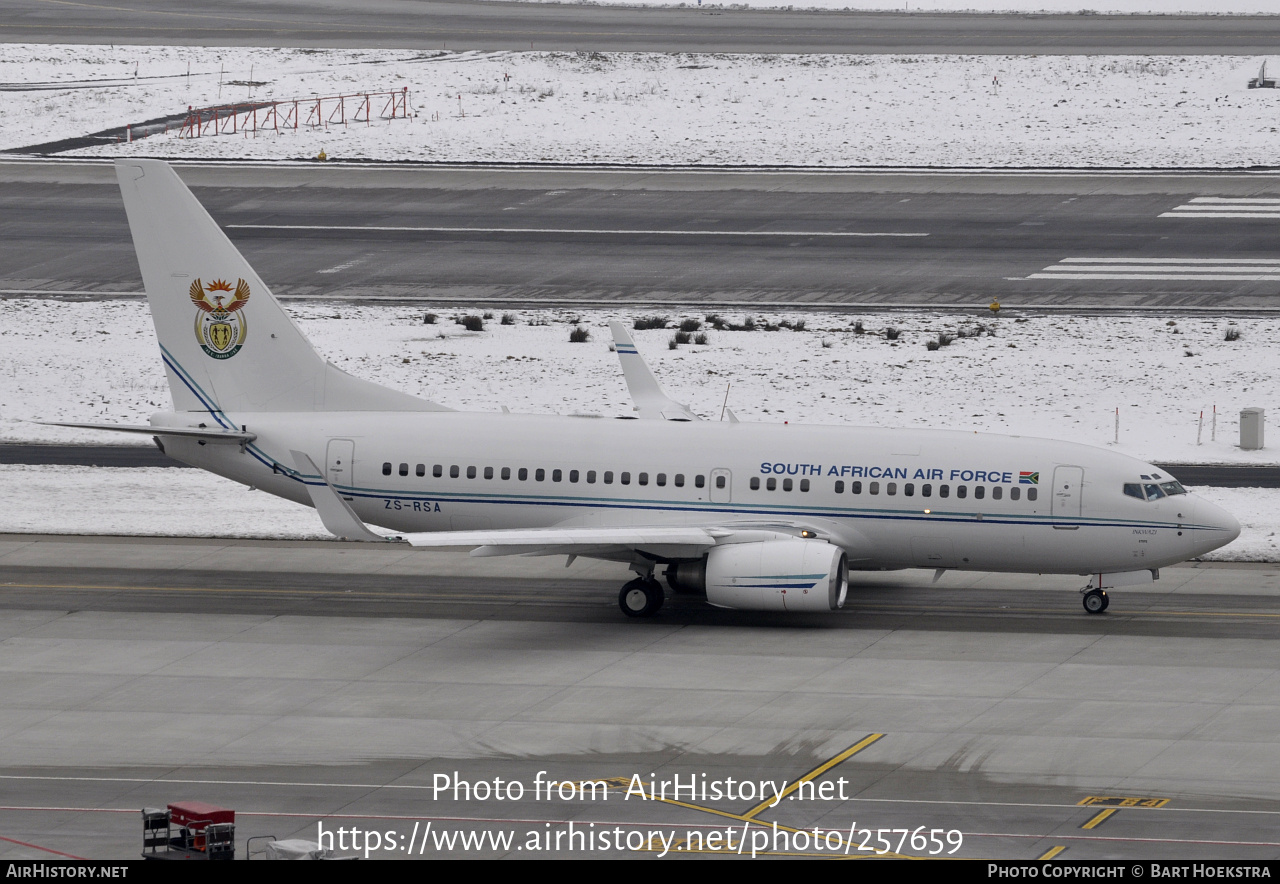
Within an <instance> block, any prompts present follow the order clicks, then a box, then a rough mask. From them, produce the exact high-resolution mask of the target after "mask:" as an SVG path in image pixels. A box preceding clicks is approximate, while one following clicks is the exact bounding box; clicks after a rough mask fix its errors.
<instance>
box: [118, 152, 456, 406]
mask: <svg viewBox="0 0 1280 884" xmlns="http://www.w3.org/2000/svg"><path fill="white" fill-rule="evenodd" d="M116 177H117V179H118V180H119V182H120V192H121V195H122V196H123V197H124V206H125V211H126V213H127V214H128V216H129V229H130V231H131V233H132V234H133V246H134V249H135V251H136V252H137V254H138V266H139V268H140V269H141V270H142V282H143V285H144V286H145V287H146V290H147V301H148V302H149V303H150V305H151V318H152V321H153V322H154V323H155V327H156V337H157V338H158V339H159V342H160V348H161V351H162V353H163V355H164V364H165V371H166V373H167V375H168V379H169V389H170V391H171V392H172V394H173V404H174V408H175V409H176V410H178V411H206V410H207V411H211V412H216V411H439V410H446V409H444V408H443V406H440V405H436V404H435V403H432V402H427V401H425V400H422V399H418V398H416V397H414V396H409V395H407V394H405V393H401V392H398V391H396V390H390V389H388V388H386V387H380V386H378V385H377V384H373V383H370V382H368V381H363V380H360V379H358V378H354V377H352V376H351V375H348V374H346V373H345V372H343V371H342V370H340V369H338V368H337V367H336V366H333V365H331V364H329V363H328V362H326V361H325V360H324V359H323V358H322V357H321V356H320V354H319V353H317V352H316V351H315V348H313V347H312V346H311V343H310V342H309V341H308V340H307V339H306V338H305V337H304V336H303V334H302V332H301V331H300V330H299V329H298V327H297V326H296V325H294V323H293V320H292V319H290V318H289V316H288V315H287V314H286V313H285V312H284V310H283V309H281V307H280V304H279V302H277V301H276V299H275V298H274V297H273V296H272V294H271V292H270V290H268V289H267V287H266V285H265V284H264V283H263V281H262V280H261V279H260V278H259V277H258V274H257V273H255V272H254V270H253V268H252V267H250V266H249V262H247V261H246V260H245V259H244V257H243V256H242V255H241V254H240V252H239V251H238V250H237V249H236V247H235V246H234V245H232V244H231V240H229V239H227V237H226V234H224V233H223V232H222V230H221V229H220V228H219V227H218V225H217V223H216V222H214V220H213V218H211V217H210V216H209V213H208V212H206V211H205V210H204V207H203V206H201V205H200V203H199V202H198V201H197V200H196V198H195V197H194V196H193V195H192V193H191V191H190V190H188V189H187V186H186V185H185V184H183V183H182V181H181V179H179V178H178V176H177V174H176V173H175V172H174V171H173V169H172V168H170V167H169V165H168V164H167V163H163V162H161V161H159V160H117V161H116Z"/></svg>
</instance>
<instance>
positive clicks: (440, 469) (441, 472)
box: [431, 464, 444, 479]
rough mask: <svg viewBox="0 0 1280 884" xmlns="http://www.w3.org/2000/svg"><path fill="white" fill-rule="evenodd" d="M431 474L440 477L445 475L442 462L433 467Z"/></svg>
mask: <svg viewBox="0 0 1280 884" xmlns="http://www.w3.org/2000/svg"><path fill="white" fill-rule="evenodd" d="M431 475H433V476H435V477H436V478H437V479H439V478H440V477H441V476H443V475H444V467H442V466H441V465H440V464H436V465H435V466H433V467H432V468H431Z"/></svg>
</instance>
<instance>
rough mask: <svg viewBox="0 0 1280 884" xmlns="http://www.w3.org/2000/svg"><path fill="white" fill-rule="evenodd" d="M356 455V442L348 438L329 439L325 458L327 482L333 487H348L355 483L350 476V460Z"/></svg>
mask: <svg viewBox="0 0 1280 884" xmlns="http://www.w3.org/2000/svg"><path fill="white" fill-rule="evenodd" d="M355 456H356V443H355V442H353V441H352V440H350V439H330V440H329V451H328V454H327V456H326V458H325V460H326V464H325V476H326V477H327V478H328V480H329V484H330V485H332V486H334V487H335V488H340V487H343V486H345V487H347V488H350V487H351V486H352V485H354V484H355V479H354V478H352V472H351V462H352V461H353V460H354V459H355Z"/></svg>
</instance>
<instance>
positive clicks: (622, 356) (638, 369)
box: [609, 321, 702, 421]
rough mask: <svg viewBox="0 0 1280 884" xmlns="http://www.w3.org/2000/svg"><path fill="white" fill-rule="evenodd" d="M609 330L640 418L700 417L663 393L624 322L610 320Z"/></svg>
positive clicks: (684, 418)
mask: <svg viewBox="0 0 1280 884" xmlns="http://www.w3.org/2000/svg"><path fill="white" fill-rule="evenodd" d="M609 330H610V331H612V332H613V343H614V347H615V349H616V350H617V351H618V362H620V363H621V364H622V376H623V377H624V378H626V381H627V391H628V392H629V393H630V394H631V400H632V401H633V402H634V403H635V407H636V413H637V414H638V415H639V416H640V418H641V419H642V420H669V421H697V420H702V418H700V417H698V416H697V415H696V414H694V413H693V412H692V411H690V410H689V406H687V405H681V404H680V403H679V402H676V401H675V400H674V399H672V398H671V397H670V396H668V395H667V394H666V391H664V390H663V389H662V385H661V384H659V383H658V379H657V378H655V377H654V376H653V372H652V371H650V370H649V366H648V365H647V364H645V361H644V357H642V356H641V355H640V351H639V350H637V349H636V342H635V341H633V340H632V339H631V333H630V332H628V331H627V327H626V326H625V325H623V324H622V323H621V322H616V321H614V322H610V323H609Z"/></svg>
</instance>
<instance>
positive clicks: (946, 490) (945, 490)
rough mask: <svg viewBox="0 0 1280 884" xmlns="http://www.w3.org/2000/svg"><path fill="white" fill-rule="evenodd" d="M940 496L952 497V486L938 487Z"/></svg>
mask: <svg viewBox="0 0 1280 884" xmlns="http://www.w3.org/2000/svg"><path fill="white" fill-rule="evenodd" d="M938 496H939V497H950V496H951V486H950V485H939V486H938Z"/></svg>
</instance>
